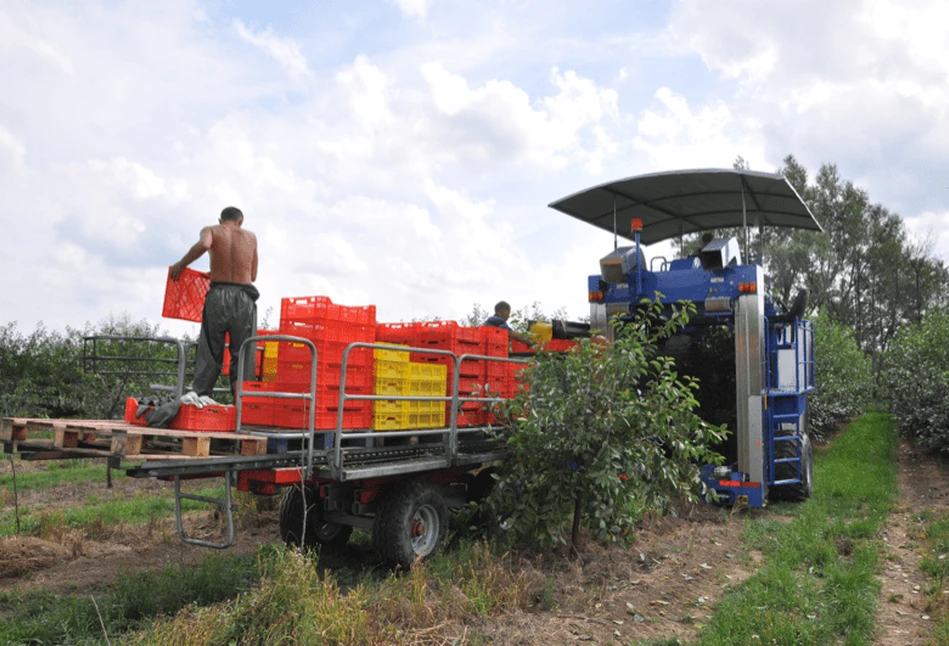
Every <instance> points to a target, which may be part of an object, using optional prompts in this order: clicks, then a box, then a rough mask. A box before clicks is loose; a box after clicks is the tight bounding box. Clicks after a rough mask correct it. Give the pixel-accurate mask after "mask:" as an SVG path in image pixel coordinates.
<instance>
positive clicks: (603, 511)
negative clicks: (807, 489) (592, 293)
mask: <svg viewBox="0 0 949 646" xmlns="http://www.w3.org/2000/svg"><path fill="white" fill-rule="evenodd" d="M690 312H694V305H691V304H680V305H679V306H676V307H674V308H673V309H672V312H671V314H668V315H663V307H662V305H661V304H658V303H646V304H644V306H643V307H641V308H640V309H639V311H638V314H637V315H636V316H635V317H634V318H633V320H631V321H630V322H628V323H625V324H620V323H618V322H617V323H616V326H617V328H616V337H617V339H616V341H614V342H612V343H609V344H606V343H605V342H603V339H597V338H594V339H584V340H583V341H582V342H581V343H580V344H579V346H578V347H577V348H576V349H575V350H574V351H572V352H569V353H564V354H557V353H546V352H540V353H539V354H538V355H537V356H536V359H535V360H534V361H533V362H532V363H531V365H530V366H529V368H527V369H526V370H525V371H524V377H523V378H524V380H525V383H529V384H530V388H529V389H528V388H523V389H521V390H520V391H519V392H518V394H517V395H516V396H515V397H514V398H513V399H512V400H510V401H509V402H506V403H505V404H504V405H503V408H502V410H501V411H500V413H501V414H502V415H506V416H508V419H510V420H511V421H512V423H511V425H510V426H509V427H507V428H506V430H504V431H502V432H504V433H505V434H506V439H507V445H508V447H509V448H510V450H511V455H510V457H509V458H508V459H507V460H505V462H504V463H503V465H502V466H501V471H500V473H499V474H498V476H497V478H498V480H497V486H496V487H495V488H494V491H493V492H492V494H491V496H490V497H489V500H488V504H489V505H490V506H492V507H493V508H494V509H495V511H496V513H498V514H499V515H500V516H501V517H503V518H506V521H505V524H506V525H507V526H508V527H509V529H510V531H511V532H512V533H513V535H514V537H515V538H516V539H519V540H522V541H526V542H529V543H533V544H536V545H539V546H543V547H550V546H556V545H562V544H566V543H567V541H568V537H569V541H570V544H571V545H572V546H573V547H574V548H575V549H576V548H577V546H578V540H579V531H580V529H581V527H586V528H589V529H590V530H591V531H592V532H593V533H594V534H595V535H596V536H597V537H598V538H600V539H603V540H615V539H617V538H620V537H622V536H624V535H625V534H626V533H628V532H629V531H630V530H631V529H632V527H633V524H634V523H635V522H636V521H637V520H638V518H639V517H640V515H641V513H642V512H643V511H644V510H647V509H666V508H668V507H669V505H670V504H671V502H672V500H673V499H675V498H684V499H687V500H696V499H697V498H699V497H701V496H702V495H703V493H704V488H703V485H702V483H701V481H700V479H699V469H700V465H702V464H707V463H712V462H716V463H720V462H721V457H720V456H718V455H717V454H715V453H714V452H713V451H712V450H711V448H710V447H711V446H712V445H714V444H716V443H718V442H720V441H721V440H722V439H723V438H724V434H725V430H724V428H723V427H713V426H711V425H709V424H706V423H705V422H703V421H702V420H701V419H699V418H698V416H697V415H696V414H695V409H696V408H697V406H698V402H697V401H696V398H695V390H696V388H697V383H696V382H695V381H694V380H692V379H691V378H688V377H680V376H679V375H678V374H677V373H676V371H675V366H674V362H673V360H672V359H671V358H669V357H663V356H660V355H659V352H658V344H659V341H660V340H661V339H663V338H665V337H668V336H669V335H671V334H674V333H675V332H676V331H678V330H681V329H682V327H683V326H684V325H685V324H686V322H687V321H688V315H689V313H690Z"/></svg>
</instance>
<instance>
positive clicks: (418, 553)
mask: <svg viewBox="0 0 949 646" xmlns="http://www.w3.org/2000/svg"><path fill="white" fill-rule="evenodd" d="M448 522H449V519H448V505H446V504H445V500H444V498H443V497H442V494H441V491H440V490H439V488H438V487H437V486H436V485H434V484H432V483H431V482H429V481H427V480H410V481H408V482H404V483H402V484H399V485H397V486H396V487H395V488H393V489H392V491H390V492H389V493H388V494H387V495H386V496H385V499H384V500H383V501H382V502H381V504H380V505H379V506H378V507H377V509H376V520H375V522H374V523H373V528H372V533H373V544H374V546H375V548H376V552H377V553H378V554H379V557H380V558H381V559H382V560H383V561H384V562H385V563H386V565H388V566H390V567H393V568H394V567H401V568H402V569H404V570H409V569H411V568H412V564H413V563H415V561H416V559H419V558H420V559H422V560H425V559H428V558H431V557H432V556H433V555H434V554H436V553H437V552H438V549H439V548H440V547H441V546H442V545H443V544H444V542H445V536H446V535H447V534H448Z"/></svg>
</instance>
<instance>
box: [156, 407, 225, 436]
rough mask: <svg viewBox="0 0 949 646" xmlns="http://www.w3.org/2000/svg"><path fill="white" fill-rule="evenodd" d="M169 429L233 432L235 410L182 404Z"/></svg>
mask: <svg viewBox="0 0 949 646" xmlns="http://www.w3.org/2000/svg"><path fill="white" fill-rule="evenodd" d="M169 428H173V429H176V430H179V431H233V430H234V429H235V428H237V409H236V408H234V407H233V406H221V405H218V406H214V405H211V406H204V407H203V408H198V407H197V406H195V405H194V404H182V405H181V409H180V410H179V411H178V414H177V415H175V418H174V419H173V420H171V425H170V426H169Z"/></svg>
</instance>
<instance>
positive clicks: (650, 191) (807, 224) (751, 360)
mask: <svg viewBox="0 0 949 646" xmlns="http://www.w3.org/2000/svg"><path fill="white" fill-rule="evenodd" d="M749 202H750V203H751V204H752V206H753V207H754V208H755V209H757V215H756V216H755V219H756V222H757V224H758V225H759V226H764V225H775V226H785V227H797V228H804V229H812V230H817V231H820V230H822V229H821V227H820V225H819V224H818V223H817V221H816V220H815V219H814V217H813V215H812V214H811V212H810V210H809V209H808V208H807V206H806V205H805V204H804V202H803V201H802V200H801V199H800V196H798V194H797V193H796V192H795V191H794V189H793V188H792V187H791V186H790V185H789V184H788V183H787V181H786V180H785V178H784V177H781V176H780V175H770V174H766V173H755V172H752V171H741V170H732V171H728V170H704V171H676V172H672V173H658V174H651V175H646V176H641V177H634V178H628V179H625V180H619V181H617V182H612V183H608V184H603V185H600V186H597V187H593V188H591V189H588V190H586V191H582V192H579V193H575V194H573V195H570V196H568V197H566V198H564V199H562V200H559V201H558V202H554V203H552V204H551V206H552V207H553V208H555V209H558V210H560V211H563V212H564V213H567V214H568V215H571V216H573V217H576V218H578V219H581V220H584V221H586V222H589V223H590V224H593V225H594V226H598V227H600V228H604V229H607V230H609V228H610V226H612V231H613V233H614V251H613V252H612V253H611V254H609V255H608V256H606V257H605V258H603V259H601V261H600V266H601V273H600V274H597V275H593V276H590V277H589V282H588V293H589V295H590V304H591V321H590V323H591V328H592V329H594V330H599V331H600V332H601V333H603V334H604V335H606V336H607V338H611V337H612V327H611V325H610V318H612V317H614V316H620V317H623V316H626V315H629V314H630V313H631V311H632V308H634V307H635V306H636V305H637V304H638V303H640V302H642V301H643V299H646V300H649V301H653V300H654V299H656V298H658V299H659V300H660V301H661V302H663V303H666V304H673V303H676V302H678V301H689V302H692V303H695V304H696V306H697V308H698V310H699V312H698V314H699V320H701V321H702V322H703V323H704V324H708V325H726V326H729V327H730V328H732V329H733V330H734V332H735V370H736V416H737V419H736V423H735V428H734V429H733V431H734V433H735V435H736V438H737V444H738V460H737V464H735V465H730V466H728V467H715V466H714V465H709V466H706V467H704V468H703V470H702V478H703V481H704V482H705V483H706V485H708V486H709V487H710V488H711V489H713V490H714V491H715V492H716V495H717V497H718V499H719V500H720V501H722V502H727V503H729V504H732V505H748V506H753V507H760V506H763V505H764V504H766V501H767V500H768V493H769V488H771V487H786V486H793V485H799V486H803V484H804V483H805V482H806V483H807V485H808V486H809V485H810V475H811V474H810V469H811V465H810V460H809V457H810V456H809V455H807V454H806V451H808V450H809V447H810V444H809V440H808V439H807V435H806V432H807V394H808V393H809V392H811V391H812V390H814V343H813V341H814V327H813V324H812V323H811V322H809V321H806V320H803V319H801V318H799V316H798V315H799V314H800V312H795V311H793V308H792V311H790V312H783V311H781V310H779V308H778V307H777V306H776V304H775V303H774V302H773V301H772V300H771V299H770V298H768V297H767V296H766V295H765V290H766V286H765V273H764V268H763V267H762V266H761V265H759V264H756V263H754V264H742V262H741V253H740V250H739V248H738V243H737V241H735V240H734V239H731V238H719V239H714V240H712V241H711V242H709V243H707V244H706V245H705V246H704V247H703V248H702V250H701V252H700V253H699V255H698V256H696V257H690V258H682V259H677V260H673V261H672V262H669V263H666V262H663V263H662V266H661V268H660V269H659V271H651V270H649V269H647V268H646V263H645V261H644V258H643V255H642V253H641V249H640V243H641V239H640V238H641V235H642V233H641V232H643V231H645V234H646V239H647V240H648V241H649V242H650V243H652V242H657V241H660V240H663V239H668V238H670V237H673V236H674V235H677V234H678V235H681V234H682V233H685V232H696V231H702V230H708V229H715V228H722V227H730V226H742V225H744V226H747V224H748V213H747V204H748V203H749ZM769 205H771V206H772V207H773V208H772V213H770V214H769V213H765V211H766V210H767V207H768V206H769ZM610 207H612V209H611V208H610ZM621 220H624V222H623V223H624V224H625V223H626V222H629V225H630V226H629V228H627V229H625V231H628V232H629V233H628V234H627V233H625V232H624V233H622V234H620V233H619V231H620V221H621ZM619 235H622V236H623V237H624V238H631V239H632V240H633V241H634V243H635V244H634V246H630V247H619V246H618V244H617V242H616V240H615V238H616V237H618V236H619Z"/></svg>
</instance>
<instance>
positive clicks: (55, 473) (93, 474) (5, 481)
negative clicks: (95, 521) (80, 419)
mask: <svg viewBox="0 0 949 646" xmlns="http://www.w3.org/2000/svg"><path fill="white" fill-rule="evenodd" d="M46 467H47V470H46V471H31V472H21V471H18V472H17V474H16V488H17V491H32V490H37V489H49V488H51V487H61V486H63V485H68V484H79V483H83V482H96V481H98V482H105V480H106V470H107V467H106V466H105V465H104V464H101V463H100V464H88V463H85V462H83V461H79V460H71V461H63V462H57V461H51V462H49V463H47V465H46ZM125 477H126V475H125V472H124V471H121V470H120V469H113V470H112V479H113V481H115V480H120V479H123V478H125ZM0 489H5V490H7V491H9V492H10V493H11V495H12V492H13V474H12V473H10V474H5V475H0Z"/></svg>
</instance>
